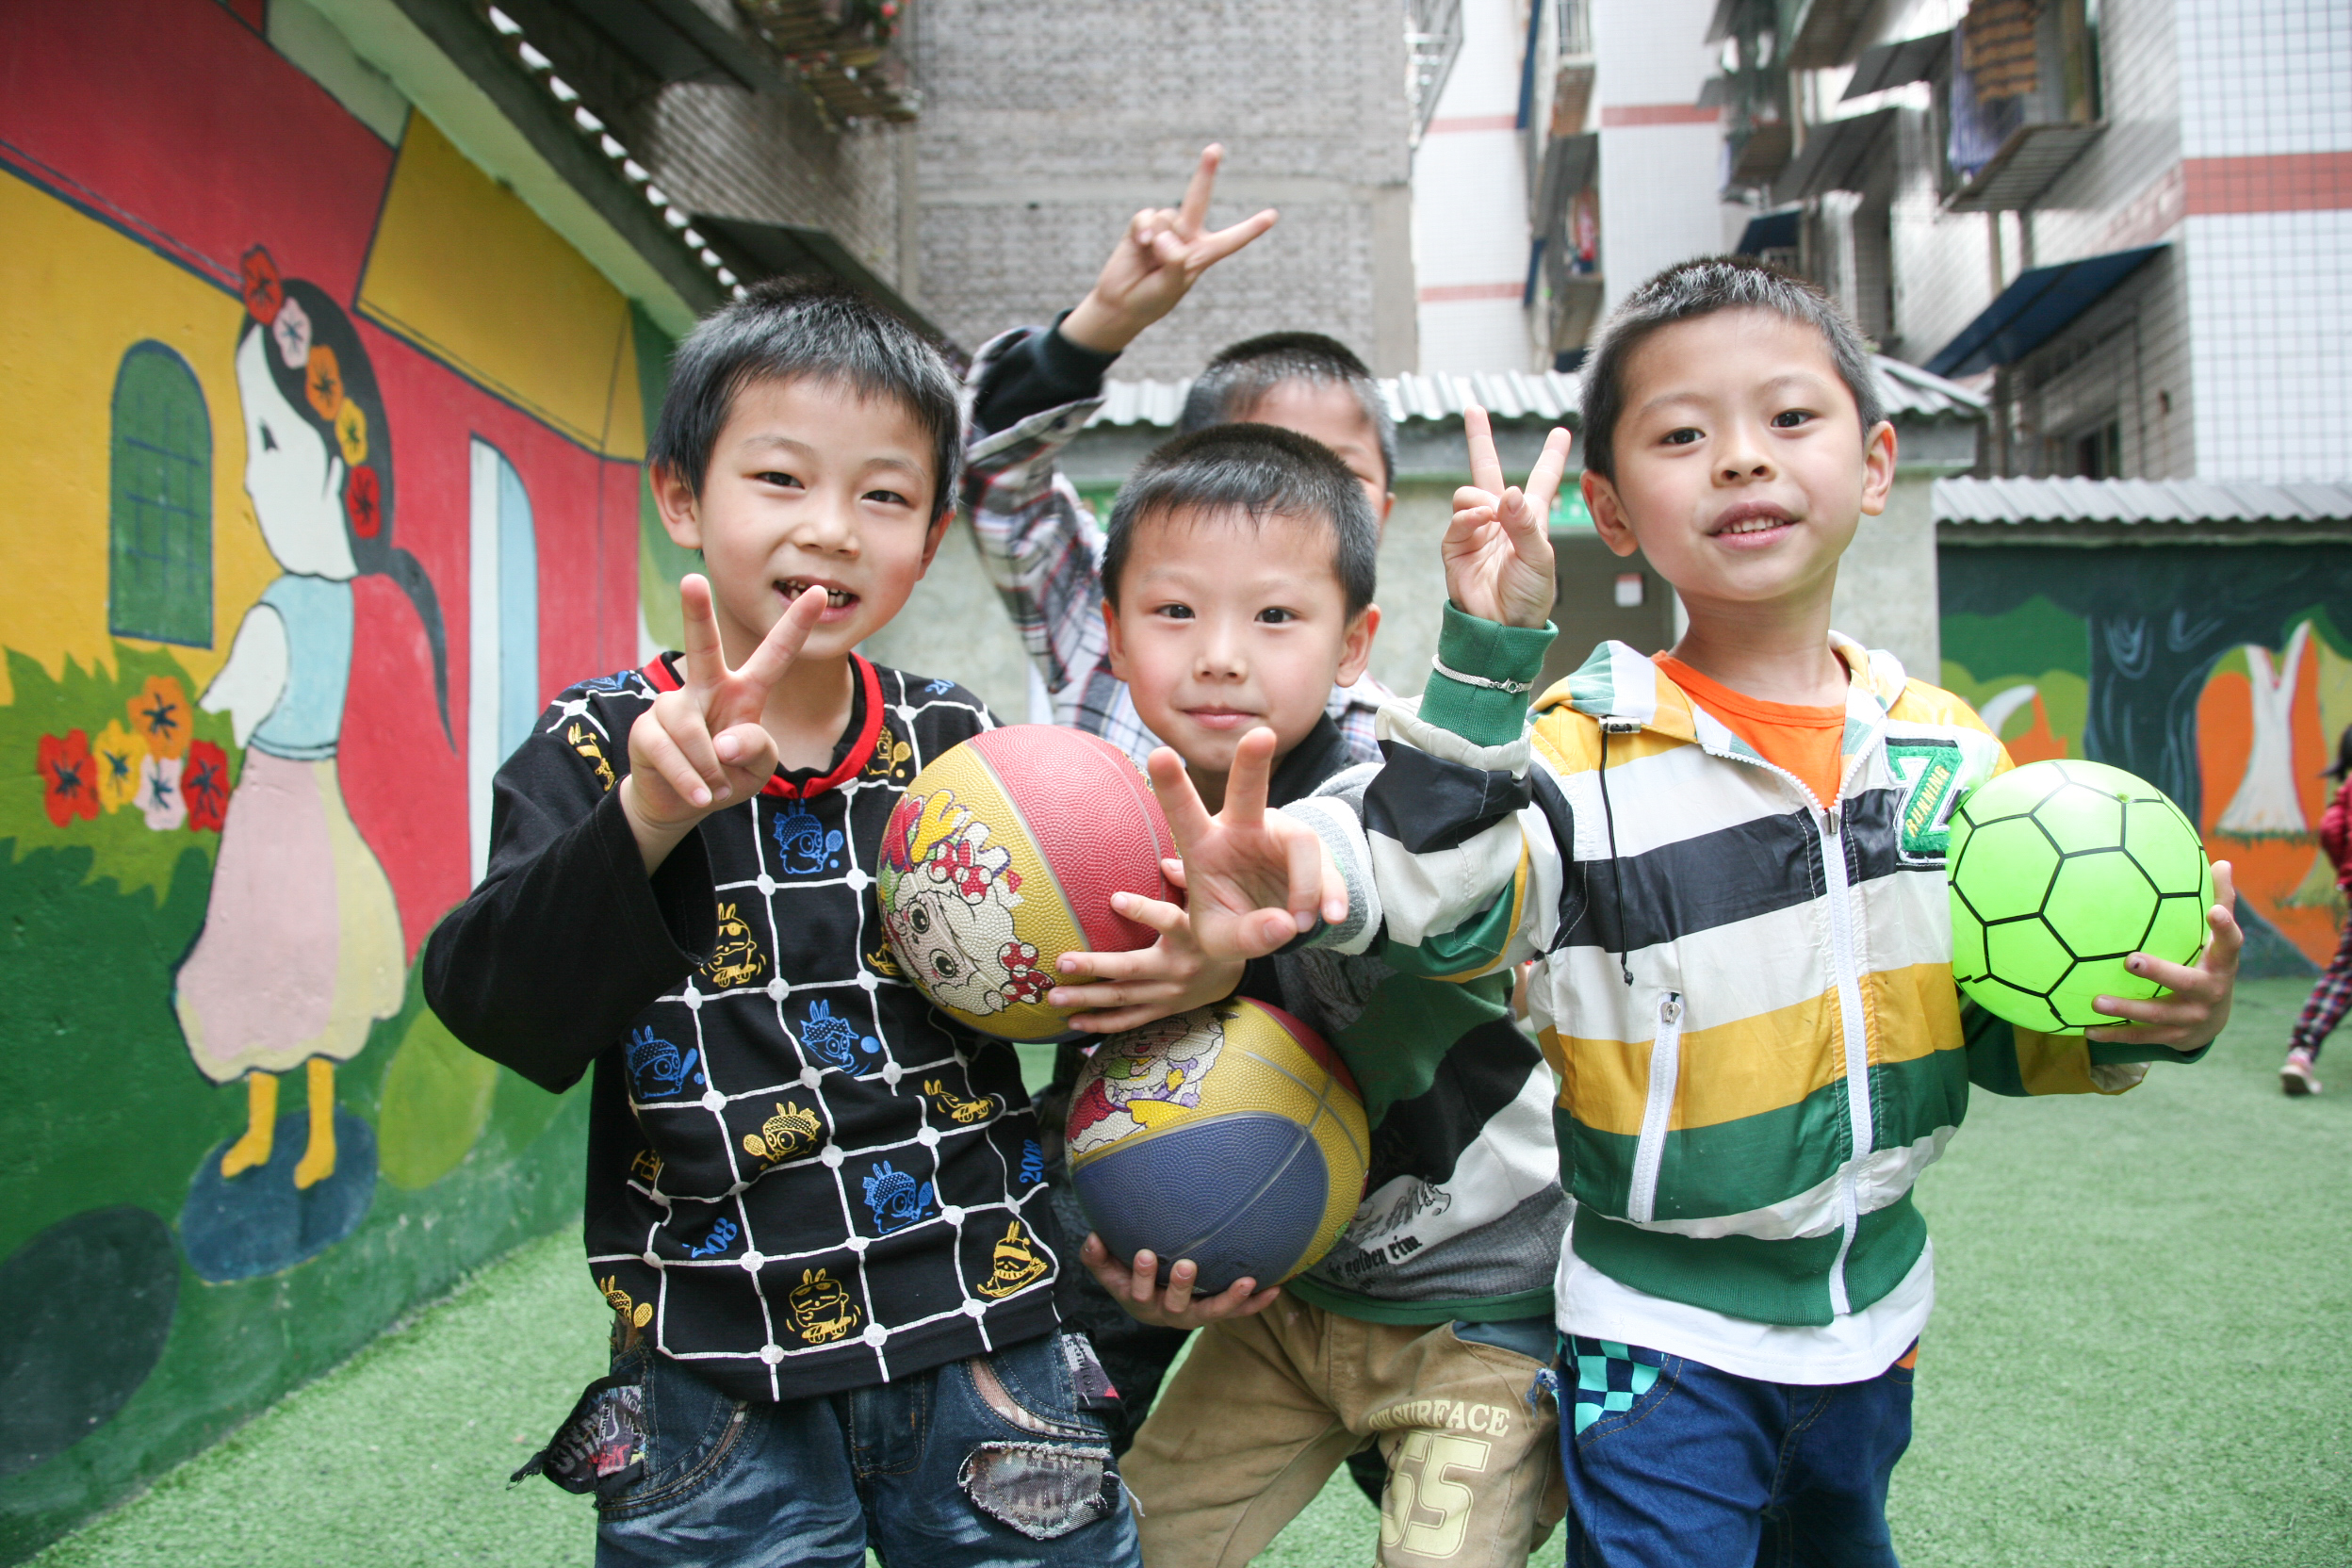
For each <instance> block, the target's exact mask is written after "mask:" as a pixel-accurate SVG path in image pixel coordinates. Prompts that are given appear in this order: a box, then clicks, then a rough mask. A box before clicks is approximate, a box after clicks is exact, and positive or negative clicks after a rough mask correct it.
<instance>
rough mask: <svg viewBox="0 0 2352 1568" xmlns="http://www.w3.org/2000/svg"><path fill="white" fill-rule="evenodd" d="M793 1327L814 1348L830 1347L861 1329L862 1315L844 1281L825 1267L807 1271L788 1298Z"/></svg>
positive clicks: (803, 1270) (802, 1274) (803, 1272)
mask: <svg viewBox="0 0 2352 1568" xmlns="http://www.w3.org/2000/svg"><path fill="white" fill-rule="evenodd" d="M787 1302H788V1304H789V1305H790V1306H791V1308H792V1328H793V1329H794V1330H795V1331H797V1332H798V1333H799V1334H800V1337H801V1338H802V1339H805V1340H807V1341H808V1342H809V1344H811V1345H830V1344H832V1343H833V1342H834V1341H835V1340H837V1339H840V1338H841V1337H842V1336H843V1335H845V1334H847V1333H848V1332H849V1331H851V1330H853V1329H855V1328H857V1327H858V1319H859V1318H860V1317H861V1316H863V1314H861V1313H859V1312H858V1303H857V1302H855V1301H853V1300H851V1299H849V1292H848V1291H847V1290H845V1289H843V1288H842V1287H841V1281H839V1280H836V1279H835V1278H833V1276H832V1275H831V1274H830V1273H828V1272H827V1271H826V1270H825V1269H822V1268H813V1269H812V1268H804V1269H802V1270H801V1271H800V1283H798V1284H796V1285H794V1286H793V1287H792V1295H791V1296H790V1297H789V1298H787Z"/></svg>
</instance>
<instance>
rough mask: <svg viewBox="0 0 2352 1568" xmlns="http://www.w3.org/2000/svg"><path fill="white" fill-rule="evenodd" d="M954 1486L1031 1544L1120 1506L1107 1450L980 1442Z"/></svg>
mask: <svg viewBox="0 0 2352 1568" xmlns="http://www.w3.org/2000/svg"><path fill="white" fill-rule="evenodd" d="M956 1484H957V1485H958V1486H961V1487H962V1488H963V1489H964V1495H965V1496H967V1497H970V1498H971V1499H972V1502H973V1503H975V1504H976V1505H978V1507H979V1508H980V1510H981V1511H982V1512H984V1513H987V1514H988V1515H989V1516H990V1517H991V1518H995V1519H1000V1520H1002V1521H1004V1522H1005V1524H1007V1525H1010V1526H1011V1527H1013V1528H1015V1529H1017V1530H1019V1531H1020V1532H1021V1534H1023V1535H1025V1536H1027V1537H1028V1538H1029V1539H1030V1540H1032V1541H1053V1540H1055V1539H1057V1538H1059V1537H1061V1536H1065V1535H1068V1534H1070V1532H1071V1531H1073V1530H1080V1529H1084V1528H1086V1527H1087V1526H1088V1525H1091V1524H1093V1523H1094V1522H1095V1521H1096V1520H1097V1519H1107V1518H1109V1517H1110V1516H1111V1515H1112V1514H1113V1513H1114V1512H1116V1511H1118V1508H1119V1472H1118V1471H1116V1470H1114V1469H1112V1468H1111V1451H1110V1450H1109V1449H1108V1448H1066V1447H1062V1446H1057V1445H1054V1444H1047V1443H983V1444H981V1445H980V1446H978V1447H976V1448H974V1449H972V1452H971V1453H969V1454H967V1455H965V1456H964V1464H963V1468H962V1469H960V1470H958V1471H957V1472H956Z"/></svg>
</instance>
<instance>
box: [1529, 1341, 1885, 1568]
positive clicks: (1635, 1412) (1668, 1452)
mask: <svg viewBox="0 0 2352 1568" xmlns="http://www.w3.org/2000/svg"><path fill="white" fill-rule="evenodd" d="M1917 1352H1918V1347H1917V1346H1914V1347H1912V1348H1911V1350H1910V1351H1908V1352H1906V1353H1905V1354H1904V1356H1903V1359H1902V1360H1901V1361H1900V1362H1898V1363H1896V1364H1894V1365H1893V1366H1890V1367H1888V1368H1887V1370H1886V1371H1885V1372H1883V1373H1881V1374H1879V1375H1878V1376H1877V1377H1875V1378H1872V1379H1870V1380H1867V1381H1864V1382H1858V1383H1830V1384H1822V1385H1808V1384H1802V1383H1768V1382H1758V1381H1756V1380H1755V1379H1752V1378H1740V1377H1735V1376H1733V1375H1732V1374H1731V1373H1728V1372H1721V1371H1718V1370H1716V1369H1715V1368H1714V1367H1711V1366H1707V1365H1704V1364H1700V1363H1698V1362H1695V1361H1689V1360H1686V1359H1684V1358H1683V1357H1680V1356H1670V1355H1667V1354H1665V1353H1664V1352H1662V1351H1658V1350H1651V1349H1645V1348H1642V1347H1641V1346H1638V1345H1636V1346H1626V1345H1618V1344H1614V1343H1609V1342H1605V1341H1602V1340H1597V1339H1586V1338H1584V1337H1583V1336H1581V1335H1577V1336H1575V1337H1572V1338H1571V1339H1570V1340H1569V1341H1568V1343H1567V1347H1566V1350H1565V1353H1564V1354H1563V1355H1562V1357H1561V1360H1560V1370H1559V1372H1558V1374H1557V1376H1558V1380H1559V1381H1558V1393H1559V1396H1560V1405H1561V1410H1560V1459H1561V1462H1562V1464H1563V1466H1564V1467H1565V1468H1566V1470H1567V1474H1568V1562H1569V1564H1570V1568H1603V1565H1606V1568H1732V1565H1739V1564H1747V1563H1755V1564H1756V1565H1758V1568H1794V1565H1798V1564H1803V1565H1805V1568H1894V1564H1895V1548H1894V1543H1893V1541H1892V1540H1891V1539H1890V1538H1889V1537H1888V1535H1887V1478H1888V1477H1889V1476H1890V1475H1891V1474H1892V1473H1893V1471H1894V1468H1895V1461H1897V1460H1899V1459H1901V1458H1902V1457H1903V1449H1904V1447H1906V1446H1908V1445H1909V1444H1910V1441H1911V1363H1912V1361H1913V1360H1914V1359H1915V1357H1916V1355H1917Z"/></svg>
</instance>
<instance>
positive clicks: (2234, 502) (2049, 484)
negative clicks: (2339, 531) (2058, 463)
mask: <svg viewBox="0 0 2352 1568" xmlns="http://www.w3.org/2000/svg"><path fill="white" fill-rule="evenodd" d="M1930 505H1931V506H1932V507H1933V509H1934V512H1935V516H1936V521H1937V522H1939V523H2197V522H2227V523H2316V522H2337V521H2352V483H2339V482H2327V481H2317V480H2315V481H2311V482H2304V483H2293V484H2259V483H2255V482H2252V481H2239V480H2204V479H2173V480H2146V479H1939V480H1937V481H1936V485H1935V489H1934V491H1933V492H1932V499H1931V501H1930Z"/></svg>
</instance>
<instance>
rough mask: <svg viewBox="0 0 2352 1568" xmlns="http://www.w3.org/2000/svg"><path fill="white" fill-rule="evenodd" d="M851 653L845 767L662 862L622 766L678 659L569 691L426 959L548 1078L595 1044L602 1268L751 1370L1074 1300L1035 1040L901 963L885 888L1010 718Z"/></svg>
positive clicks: (688, 1350) (744, 809)
mask: <svg viewBox="0 0 2352 1568" xmlns="http://www.w3.org/2000/svg"><path fill="white" fill-rule="evenodd" d="M677 684H678V675H677V671H676V667H675V656H670V655H665V656H664V657H663V658H662V660H659V661H656V662H654V663H652V664H649V665H647V666H646V667H645V670H644V671H642V672H641V671H634V670H630V671H623V672H622V673H620V674H618V675H613V676H605V677H601V678H597V679H595V680H590V681H586V682H583V683H581V684H580V685H578V686H574V687H572V688H570V689H569V690H567V691H565V692H564V694H562V695H561V696H559V697H558V698H557V699H556V701H555V703H554V705H553V706H552V707H550V708H549V709H548V710H547V713H546V714H545V715H544V716H543V717H542V718H541V720H540V722H539V724H538V726H537V727H536V728H535V729H534V730H533V732H532V734H531V737H530V739H528V740H526V741H525V742H524V743H522V745H521V746H520V747H519V748H517V750H516V751H515V755H514V756H513V757H511V758H509V759H508V760H507V761H506V763H505V765H504V766H503V767H501V768H500V769H499V770H498V777H497V780H496V782H495V784H494V786H493V789H494V803H493V808H492V817H491V852H490V863H489V869H488V873H487V874H486V875H485V876H484V877H483V879H482V885H481V886H480V887H478V888H476V889H475V890H474V892H473V895H472V896H471V897H470V898H468V899H467V900H466V902H465V903H464V904H463V905H461V906H459V907H458V908H457V909H456V910H454V911H453V912H451V914H450V915H449V918H448V919H447V920H446V921H445V922H443V923H442V924H441V926H440V927H439V929H438V930H436V931H435V933H434V934H433V941H432V945H431V947H430V949H429V951H428V953H427V955H426V959H425V991H426V997H427V1000H428V1001H429V1002H430V1003H431V1005H432V1006H433V1011H434V1012H435V1013H436V1014H438V1015H439V1016H440V1018H441V1020H442V1021H443V1022H445V1023H447V1024H448V1025H449V1029H450V1031H451V1032H452V1033H453V1034H455V1035H456V1036H457V1037H458V1038H459V1039H461V1040H463V1041H465V1042H466V1044H467V1045H468V1046H470V1047H472V1048H473V1049H474V1050H476V1051H478V1052H480V1053H482V1054H483V1055H485V1056H488V1057H490V1058H491V1059H492V1060H494V1061H498V1062H501V1063H504V1064H505V1065H506V1066H508V1067H510V1068H513V1069H514V1070H515V1071H516V1072H518V1073H520V1074H521V1075H522V1076H524V1077H526V1078H528V1079H530V1080H531V1082H533V1083H535V1084H537V1085H539V1086H542V1087H544V1088H547V1089H549V1090H552V1091H561V1090H563V1089H565V1088H567V1087H569V1086H571V1085H572V1084H574V1083H576V1082H578V1081H579V1079H580V1076H581V1074H582V1073H584V1072H586V1071H587V1070H589V1068H590V1067H591V1066H592V1065H593V1066H594V1068H595V1070H596V1076H595V1083H594V1087H593V1089H592V1091H591V1092H592V1095H593V1100H592V1102H591V1106H590V1120H589V1135H588V1176H587V1199H586V1205H585V1207H586V1218H585V1231H586V1240H587V1249H588V1259H589V1265H590V1269H591V1272H592V1273H593V1274H594V1276H595V1278H596V1282H597V1285H598V1287H599V1288H600V1289H602V1290H603V1291H604V1292H605V1294H606V1296H607V1298H608V1299H610V1300H611V1301H612V1302H613V1305H614V1307H616V1308H617V1309H618V1310H620V1311H621V1312H623V1313H625V1314H628V1315H630V1316H632V1317H633V1318H635V1319H637V1320H638V1321H640V1323H641V1325H642V1327H643V1331H644V1332H645V1334H646V1335H647V1336H648V1337H650V1338H651V1339H652V1340H653V1343H654V1345H655V1347H656V1348H658V1349H660V1350H661V1351H662V1354H664V1355H668V1356H671V1357H674V1358H676V1359H678V1360H679V1361H681V1362H686V1363H689V1364H692V1365H693V1367H694V1370H695V1371H696V1372H698V1373H700V1374H701V1375H703V1376H704V1377H706V1378H708V1379H709V1380H711V1382H713V1383H715V1384H717V1385H718V1386H719V1387H721V1388H724V1389H726V1390H727V1392H728V1393H730V1394H731V1395H733V1396H735V1397H738V1398H753V1399H763V1400H776V1399H793V1398H804V1397H811V1396H814V1395H819V1394H826V1393H831V1392H834V1391H836V1390H840V1389H846V1388H857V1387H860V1386H864V1385H867V1384H872V1383H876V1382H882V1381H887V1380H890V1379H892V1378H899V1377H904V1376H906V1375H907V1374H909V1373H912V1372H919V1371H922V1370H923V1369H924V1368H926V1367H931V1366H937V1365H939V1364H943V1363H946V1362H951V1361H957V1360H961V1359H963V1358H965V1357H968V1356H972V1355H977V1354H980V1353H982V1352H983V1351H986V1350H988V1349H990V1348H994V1347H998V1346H1004V1345H1010V1344H1015V1343H1018V1342H1019V1341H1021V1340H1023V1339H1028V1338H1032V1337H1034V1336H1036V1335H1037V1334H1040V1333H1043V1332H1045V1331H1048V1330H1050V1329H1052V1328H1053V1327H1054V1323H1055V1320H1056V1319H1055V1315H1054V1304H1053V1282H1054V1273H1055V1269H1056V1267H1057V1266H1058V1262H1059V1259H1058V1257H1057V1253H1058V1250H1059V1240H1060V1238H1059V1236H1058V1235H1057V1234H1056V1233H1055V1232H1054V1221H1053V1217H1052V1210H1051V1208H1050V1206H1049V1205H1048V1203H1047V1202H1046V1201H1045V1193H1044V1184H1043V1183H1044V1173H1043V1168H1044V1159H1043V1155H1042V1153H1041V1152H1040V1149H1039V1146H1038V1142H1037V1122H1036V1118H1035V1117H1034V1116H1033V1114H1032V1113H1031V1111H1030V1109H1029V1100H1028V1096H1027V1094H1026V1092H1025V1091H1024V1090H1023V1089H1022V1087H1021V1068H1020V1062H1019V1058H1018V1057H1017V1055H1016V1054H1015V1053H1014V1051H1013V1049H1012V1047H1011V1046H1009V1045H1007V1044H1005V1042H1003V1041H1001V1040H995V1039H990V1038H986V1037H981V1036H978V1035H975V1034H973V1033H972V1032H970V1031H968V1030H965V1029H963V1028H961V1027H960V1026H958V1025H956V1024H955V1023H953V1022H952V1021H949V1020H948V1019H947V1018H946V1017H945V1016H944V1015H942V1014H940V1013H939V1012H938V1011H936V1010H935V1009H933V1008H932V1007H931V1006H930V1005H929V1004H928V1003H927V1002H926V1001H925V1000H924V999H923V994H922V993H921V992H920V991H918V990H916V989H915V988H913V987H912V986H910V985H908V984H907V982H906V980H905V979H904V978H902V977H901V975H900V973H899V972H898V968H897V966H896V964H895V963H894V962H893V961H892V958H891V954H890V946H889V944H888V942H887V941H886V940H885V939H884V936H883V931H882V923H881V918H880V913H879V911H878V909H877V907H876V905H875V901H874V864H875V861H876V858H877V856H878V854H879V851H880V847H881V843H882V838H883V831H884V827H885V825H887V824H888V822H889V821H890V813H891V810H892V809H893V808H895V807H896V806H897V804H898V802H899V800H900V799H901V798H902V797H903V796H904V794H905V793H906V787H907V783H908V782H909V781H910V780H912V779H913V777H914V776H915V775H916V773H917V772H918V771H919V770H920V769H921V768H922V767H923V765H924V764H925V763H927V762H929V761H930V760H931V759H933V758H934V757H937V756H938V755H939V753H941V752H943V751H945V750H947V749H948V748H949V747H951V746H953V745H956V743H959V742H961V741H964V740H966V739H968V738H970V737H971V736H973V735H976V734H978V733H980V732H981V731H982V730H985V729H988V728H991V727H993V726H994V720H993V719H992V718H990V716H989V715H988V711H987V709H986V708H985V707H984V706H983V705H982V704H981V702H980V700H979V699H978V698H977V697H975V696H973V695H972V694H971V693H969V692H967V691H965V690H964V689H963V688H961V687H959V686H956V685H955V684H954V683H953V682H950V681H945V680H932V681H927V682H926V681H925V680H923V678H920V677H915V676H907V675H904V674H902V673H900V672H898V671H896V670H890V669H884V668H880V667H878V666H874V665H872V664H868V663H866V662H864V661H862V660H859V661H858V687H857V698H856V702H855V706H854V708H853V711H852V712H851V715H850V721H849V726H848V728H847V730H846V732H845V733H844V734H843V736H842V739H841V743H840V745H839V746H837V748H836V750H835V755H834V758H833V763H832V766H831V767H830V768H829V769H827V770H825V771H823V772H819V771H817V770H809V771H808V772H804V773H797V774H789V773H780V774H778V775H777V776H776V778H775V779H774V780H772V781H771V782H770V784H769V786H768V788H767V791H766V792H763V793H761V794H760V795H759V796H757V797H755V798H754V799H752V800H748V801H744V802H743V803H741V804H738V805H735V806H732V807H729V808H727V809H725V810H722V811H717V812H714V813H712V814H711V816H709V817H708V818H706V819H704V821H703V823H702V825H700V826H699V827H698V828H697V829H696V830H695V831H694V832H693V833H691V834H689V835H687V837H686V838H685V839H684V840H683V841H681V842H680V843H679V844H678V847H677V848H676V849H675V850H673V851H672V852H671V853H670V855H669V857H668V858H666V859H664V860H663V861H662V865H661V866H660V868H659V869H658V870H656V871H655V872H654V874H652V875H651V876H647V875H646V874H645V862H644V860H643V858H641V856H640V855H639V852H638V849H637V842H636V839H635V837H634V835H633V834H631V832H630V831H629V823H628V820H627V819H626V818H625V817H624V816H623V815H622V813H621V809H620V802H619V799H618V798H617V796H616V793H615V789H616V786H617V784H618V782H619V780H620V778H621V777H622V776H624V775H625V774H626V773H627V771H628V767H629V726H630V725H632V724H634V723H635V722H636V720H637V718H638V716H639V715H640V714H641V713H643V712H644V711H645V710H646V709H647V708H649V707H650V706H652V703H653V699H654V696H655V695H656V694H657V693H658V692H659V691H662V690H667V689H669V688H672V687H675V686H676V685H677Z"/></svg>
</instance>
